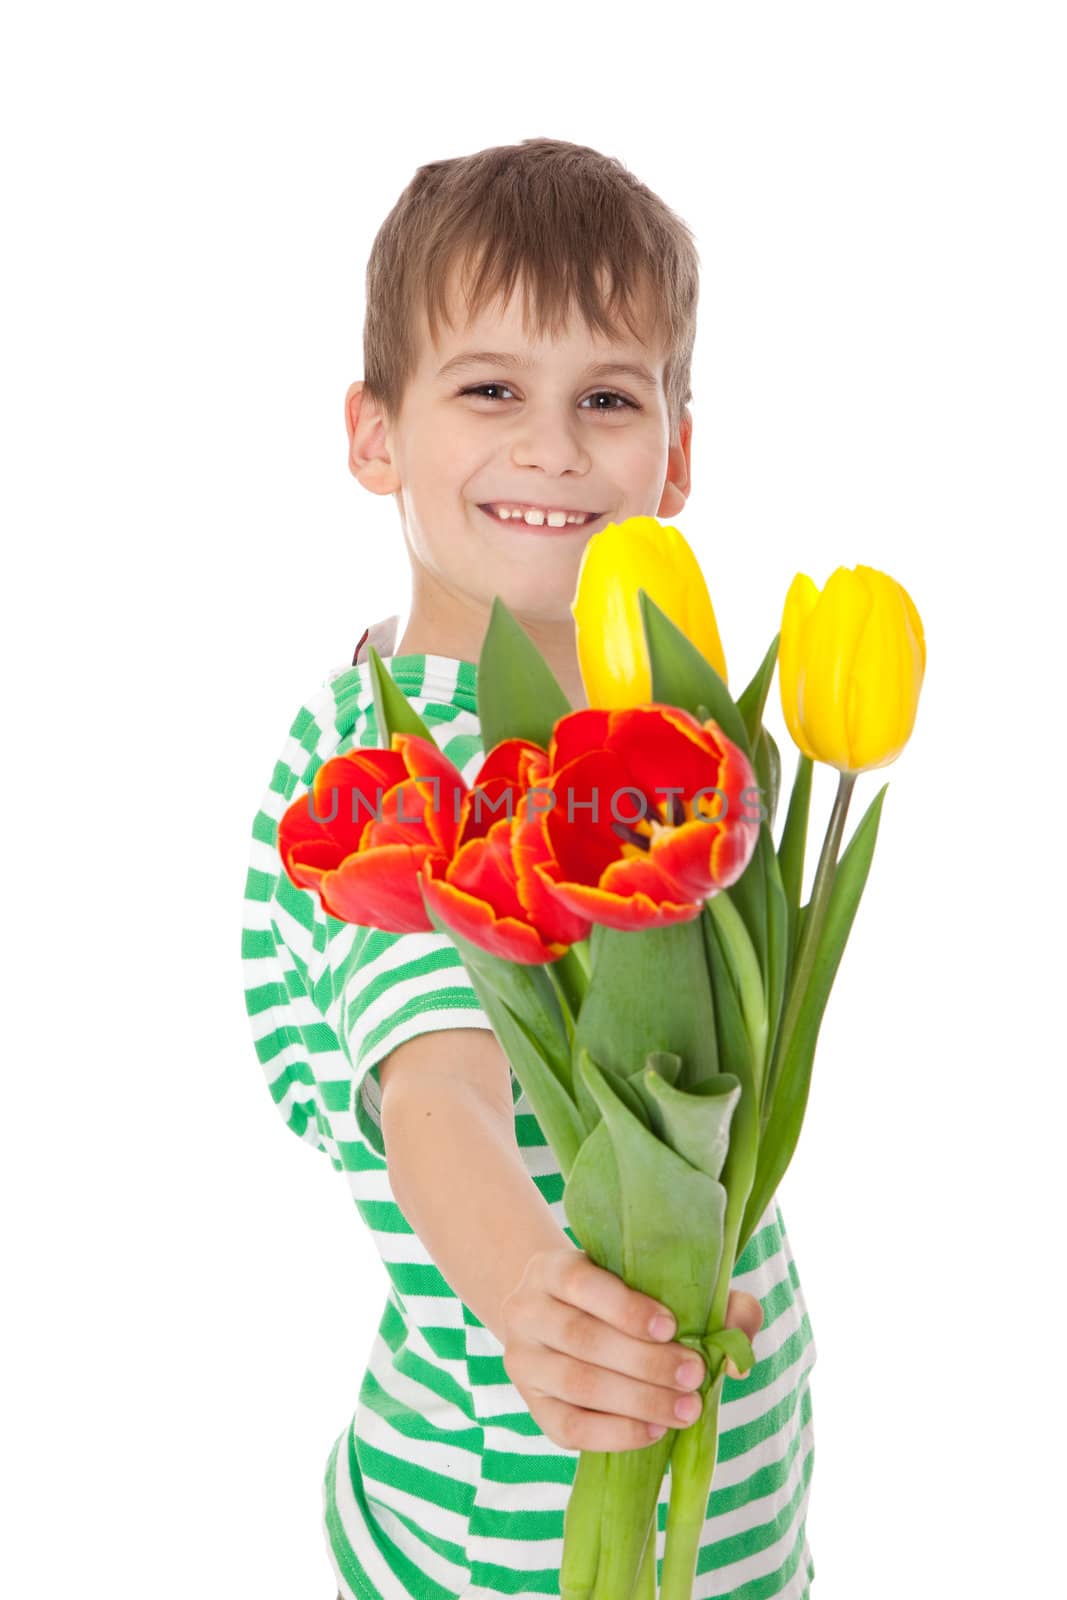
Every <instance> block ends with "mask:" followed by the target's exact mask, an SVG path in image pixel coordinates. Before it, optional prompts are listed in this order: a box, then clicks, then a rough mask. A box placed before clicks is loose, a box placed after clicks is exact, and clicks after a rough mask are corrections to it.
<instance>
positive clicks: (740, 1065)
mask: <svg viewBox="0 0 1067 1600" xmlns="http://www.w3.org/2000/svg"><path fill="white" fill-rule="evenodd" d="M702 923H703V927H704V935H705V944H706V953H707V968H708V973H709V975H710V979H711V984H712V987H713V989H714V993H715V1020H716V1023H717V1024H718V1025H719V1029H720V1032H719V1056H720V1059H721V1061H722V1063H723V1066H724V1067H726V1068H728V1069H729V1071H730V1072H732V1073H733V1074H734V1076H735V1077H736V1078H737V1080H738V1082H739V1083H740V1085H741V1098H740V1100H739V1101H738V1103H737V1105H736V1106H735V1108H734V1113H733V1119H732V1121H731V1124H730V1145H729V1149H728V1150H727V1152H726V1162H725V1164H724V1166H723V1170H722V1174H721V1178H722V1183H723V1186H724V1188H725V1189H726V1197H727V1198H726V1215H725V1218H724V1222H723V1261H722V1265H721V1267H720V1271H719V1281H718V1283H717V1284H716V1290H715V1300H714V1302H713V1315H715V1316H716V1317H717V1320H718V1321H719V1322H720V1323H721V1321H722V1318H723V1317H724V1316H725V1314H726V1306H727V1303H728V1300H729V1292H730V1275H731V1273H732V1272H733V1267H734V1263H735V1262H736V1261H737V1260H738V1258H739V1256H740V1251H739V1250H738V1248H737V1240H738V1236H739V1235H740V1232H741V1226H742V1222H743V1220H744V1216H745V1205H746V1202H747V1200H748V1197H749V1193H750V1191H751V1189H752V1182H753V1179H754V1178H755V1174H756V1159H757V1155H758V1150H759V1126H760V1101H759V1094H758V1091H757V1088H756V1082H755V1078H754V1076H753V1070H752V1055H751V1049H750V1045H749V1039H748V1033H747V1031H746V1029H745V1024H744V1018H743V1015H742V1011H741V1003H740V999H739V998H738V995H737V991H736V988H735V987H734V983H733V979H732V978H731V976H730V967H729V961H728V958H727V954H726V949H725V945H724V942H723V936H722V932H721V930H720V928H719V926H718V923H717V922H716V920H715V918H714V917H713V916H712V915H711V913H710V911H709V910H708V908H707V907H705V909H704V914H703V917H702Z"/></svg>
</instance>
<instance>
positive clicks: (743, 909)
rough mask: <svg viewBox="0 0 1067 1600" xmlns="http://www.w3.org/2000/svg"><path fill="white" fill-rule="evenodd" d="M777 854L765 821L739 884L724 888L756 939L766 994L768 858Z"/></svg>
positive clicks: (750, 935)
mask: <svg viewBox="0 0 1067 1600" xmlns="http://www.w3.org/2000/svg"><path fill="white" fill-rule="evenodd" d="M773 851H774V841H773V840H772V838H771V832H770V829H769V828H768V826H767V824H766V823H765V822H761V823H760V830H759V837H758V839H757V840H756V848H755V850H753V852H752V859H751V860H750V861H749V864H748V866H747V867H746V868H745V870H744V872H743V873H742V874H741V876H740V877H739V878H738V880H737V882H736V883H733V884H731V885H730V887H729V888H728V889H723V890H722V891H721V892H722V893H723V894H727V895H729V897H730V899H731V901H732V902H733V904H734V906H735V907H736V909H737V910H738V911H739V912H740V914H741V920H742V922H743V923H744V924H745V927H746V929H747V931H748V936H749V938H750V939H751V940H752V948H753V949H754V950H755V952H756V954H757V956H758V957H759V964H760V976H761V978H762V980H763V990H764V993H766V992H767V984H768V978H769V970H768V961H767V867H768V861H767V858H768V855H769V854H771V853H773Z"/></svg>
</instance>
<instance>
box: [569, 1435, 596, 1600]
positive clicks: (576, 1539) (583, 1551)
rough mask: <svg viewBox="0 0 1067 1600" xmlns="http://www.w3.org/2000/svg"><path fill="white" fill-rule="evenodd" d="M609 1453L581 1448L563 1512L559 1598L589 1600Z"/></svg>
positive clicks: (591, 1593) (593, 1583) (594, 1584)
mask: <svg viewBox="0 0 1067 1600" xmlns="http://www.w3.org/2000/svg"><path fill="white" fill-rule="evenodd" d="M607 1471H608V1453H607V1451H605V1450H583V1451H582V1452H581V1454H580V1455H579V1457H578V1466H577V1468H576V1469H575V1474H574V1482H573V1483H572V1485H571V1492H570V1494H569V1495H568V1497H567V1505H566V1508H565V1510H564V1513H563V1559H562V1562H561V1563H560V1572H559V1592H560V1600H592V1595H593V1590H594V1588H595V1586H596V1575H597V1569H598V1567H599V1565H600V1524H601V1518H602V1516H603V1508H604V1495H605V1492H606V1489H607Z"/></svg>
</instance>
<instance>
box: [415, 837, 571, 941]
mask: <svg viewBox="0 0 1067 1600" xmlns="http://www.w3.org/2000/svg"><path fill="white" fill-rule="evenodd" d="M482 844H484V841H483V840H474V841H473V844H472V846H469V847H468V848H473V847H475V846H478V845H482ZM443 870H444V868H443V864H442V862H441V861H440V859H439V858H436V857H432V856H431V857H428V858H427V863H426V870H425V871H424V873H423V878H422V886H423V894H424V895H425V898H426V903H427V904H428V905H429V906H431V907H432V908H433V911H434V913H435V915H437V916H439V917H440V918H441V920H442V922H444V923H446V924H447V925H448V926H449V927H453V928H455V930H456V932H457V933H459V934H461V935H462V936H463V938H465V939H469V940H470V942H471V943H472V944H475V945H477V946H478V947H479V949H482V950H487V951H489V953H490V954H491V955H495V956H501V957H503V959H504V960H506V961H520V962H524V963H525V964H527V965H533V964H536V963H543V962H547V961H554V960H555V959H556V957H557V956H561V955H562V954H563V953H564V952H563V947H562V946H559V945H555V944H546V943H545V942H544V941H543V940H542V939H541V937H540V935H539V933H538V932H537V930H536V928H532V927H531V926H530V924H529V923H528V922H525V921H523V920H521V919H520V918H518V917H510V916H499V915H498V914H497V912H496V911H495V910H494V908H493V907H492V906H491V905H490V904H489V903H488V902H487V901H485V900H479V899H477V898H476V897H475V896H473V895H470V894H467V893H466V891H465V890H463V889H461V888H458V887H456V885H455V884H452V883H449V882H448V881H447V880H446V878H445V877H444V876H443Z"/></svg>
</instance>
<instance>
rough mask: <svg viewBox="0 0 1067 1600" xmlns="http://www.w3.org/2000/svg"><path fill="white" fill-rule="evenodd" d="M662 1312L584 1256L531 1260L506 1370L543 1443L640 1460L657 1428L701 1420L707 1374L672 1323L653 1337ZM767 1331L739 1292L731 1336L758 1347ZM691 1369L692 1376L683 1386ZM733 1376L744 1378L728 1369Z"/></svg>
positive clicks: (512, 1300)
mask: <svg viewBox="0 0 1067 1600" xmlns="http://www.w3.org/2000/svg"><path fill="white" fill-rule="evenodd" d="M663 1310H664V1308H663V1307H662V1306H661V1305H660V1304H659V1302H658V1301H657V1300H655V1299H653V1298H652V1297H651V1296H650V1295H646V1294H642V1293H641V1292H640V1291H639V1290H636V1289H631V1288H629V1287H628V1285H627V1284H625V1283H624V1282H623V1280H622V1279H621V1278H620V1277H618V1276H617V1275H616V1274H615V1273H614V1272H609V1271H608V1270H607V1269H606V1268H604V1267H598V1266H597V1265H596V1264H595V1262H592V1261H590V1259H589V1257H588V1256H587V1255H586V1253H585V1251H584V1250H575V1249H574V1248H573V1247H572V1246H565V1247H561V1248H560V1249H558V1250H539V1251H537V1252H536V1253H535V1254H534V1255H533V1256H531V1257H530V1260H529V1261H528V1262H527V1265H526V1271H525V1272H524V1273H523V1276H522V1278H521V1279H520V1281H519V1283H518V1284H517V1285H516V1286H515V1288H514V1289H513V1290H512V1292H511V1293H510V1294H509V1295H508V1297H507V1299H506V1300H505V1301H504V1303H503V1306H502V1308H501V1311H502V1316H503V1319H504V1326H505V1330H506V1338H505V1341H504V1370H505V1371H506V1373H507V1375H508V1377H509V1378H510V1379H511V1381H512V1383H513V1384H514V1385H515V1387H516V1389H518V1391H519V1393H520V1394H521V1395H522V1398H523V1400H524V1401H525V1402H526V1405H527V1406H528V1408H529V1411H530V1415H531V1416H532V1417H533V1419H534V1421H535V1422H536V1423H537V1425H538V1427H539V1428H540V1429H541V1432H542V1433H544V1434H546V1435H547V1436H548V1438H550V1439H551V1440H553V1442H554V1443H555V1444H558V1445H560V1446H561V1447H562V1448H563V1449H564V1450H635V1449H639V1448H640V1447H641V1446H642V1445H647V1444H650V1443H651V1442H652V1438H653V1435H652V1434H650V1432H649V1425H650V1424H652V1425H653V1426H657V1427H658V1428H659V1430H660V1434H662V1433H664V1432H666V1430H667V1429H668V1428H684V1427H688V1426H689V1425H690V1424H691V1423H692V1422H694V1421H695V1420H696V1418H697V1417H698V1416H699V1415H700V1409H701V1407H700V1396H699V1395H696V1394H693V1393H692V1391H693V1390H695V1389H698V1388H699V1387H700V1385H701V1383H703V1381H704V1378H705V1376H706V1370H707V1369H706V1367H705V1364H704V1361H703V1359H702V1358H701V1357H700V1356H699V1355H697V1354H696V1352H695V1351H693V1350H690V1349H689V1348H688V1346H686V1345H684V1344H679V1343H677V1342H676V1340H675V1338H674V1335H675V1333H676V1332H677V1329H676V1328H675V1326H674V1318H673V1317H670V1318H669V1322H670V1327H669V1329H668V1332H667V1337H666V1339H664V1338H660V1337H657V1336H656V1335H655V1334H653V1333H652V1332H651V1326H650V1325H651V1322H652V1319H653V1317H655V1316H656V1315H657V1314H659V1315H662V1313H663ZM762 1322H763V1307H762V1306H761V1305H760V1303H759V1301H758V1300H757V1299H756V1297H755V1295H751V1294H746V1293H744V1292H743V1291H740V1290H732V1291H731V1293H730V1300H729V1305H728V1308H727V1312H726V1318H725V1323H726V1326H727V1327H728V1328H743V1329H744V1331H745V1332H746V1333H747V1334H748V1336H749V1338H750V1339H752V1338H754V1337H755V1335H756V1333H757V1332H758V1330H759V1328H760V1326H761V1324H762ZM683 1362H685V1363H688V1364H689V1365H690V1366H691V1368H692V1371H691V1373H687V1374H686V1376H685V1377H684V1378H679V1376H678V1372H679V1368H680V1367H681V1366H682V1363H683ZM726 1369H727V1372H728V1373H729V1374H730V1376H731V1377H732V1378H736V1377H739V1376H740V1374H739V1373H738V1371H737V1368H736V1367H735V1366H734V1364H733V1362H732V1361H730V1360H729V1359H728V1360H727V1363H726ZM684 1396H688V1400H689V1407H690V1411H691V1415H683V1416H680V1415H679V1414H678V1413H677V1412H676V1411H675V1406H676V1404H677V1403H678V1402H679V1401H683V1397H684ZM683 1403H684V1401H683Z"/></svg>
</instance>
